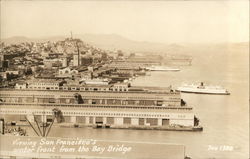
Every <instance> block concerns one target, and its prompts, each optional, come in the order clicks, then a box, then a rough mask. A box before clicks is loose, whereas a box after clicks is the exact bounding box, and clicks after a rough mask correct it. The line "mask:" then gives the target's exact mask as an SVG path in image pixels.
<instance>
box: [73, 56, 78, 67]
mask: <svg viewBox="0 0 250 159" xmlns="http://www.w3.org/2000/svg"><path fill="white" fill-rule="evenodd" d="M79 65H80V63H79V53H75V54H73V66H79Z"/></svg>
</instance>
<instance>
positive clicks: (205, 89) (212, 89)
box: [176, 82, 230, 95]
mask: <svg viewBox="0 0 250 159" xmlns="http://www.w3.org/2000/svg"><path fill="white" fill-rule="evenodd" d="M176 90H177V91H180V92H186V93H199V94H218V95H229V94H230V93H229V92H228V90H227V89H225V88H223V87H221V86H206V85H204V83H203V82H201V83H200V84H199V85H195V84H191V85H183V86H181V87H178V88H177V89H176Z"/></svg>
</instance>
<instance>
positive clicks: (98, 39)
mask: <svg viewBox="0 0 250 159" xmlns="http://www.w3.org/2000/svg"><path fill="white" fill-rule="evenodd" d="M65 38H67V37H66V36H52V37H41V38H27V37H23V36H16V37H11V38H8V39H1V41H2V42H5V43H8V44H10V43H20V42H46V41H59V40H64V39H65ZM74 38H80V39H81V40H83V41H84V42H87V43H89V44H91V45H93V46H96V47H98V48H101V49H105V50H111V51H114V50H122V51H124V52H128V53H131V52H133V53H150V54H152V53H154V54H162V55H165V54H175V55H188V56H204V57H206V56H208V55H206V53H208V52H209V54H214V55H220V54H224V53H226V52H227V50H228V49H230V50H232V49H245V50H246V49H247V48H248V45H249V44H248V43H247V42H245V43H244V42H243V43H219V44H211V43H208V44H205V43H204V44H191V43H172V44H164V43H154V42H146V41H134V40H130V39H127V38H125V37H123V36H120V35H117V34H84V35H74Z"/></svg>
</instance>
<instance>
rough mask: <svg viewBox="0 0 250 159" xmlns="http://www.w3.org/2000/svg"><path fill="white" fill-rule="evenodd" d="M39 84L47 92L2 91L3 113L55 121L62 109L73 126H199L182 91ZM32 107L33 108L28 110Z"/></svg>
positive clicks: (177, 128)
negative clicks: (58, 111)
mask: <svg viewBox="0 0 250 159" xmlns="http://www.w3.org/2000/svg"><path fill="white" fill-rule="evenodd" d="M39 84H40V85H37V84H35V83H33V85H32V88H33V89H34V87H40V88H41V87H43V86H45V84H46V87H45V89H46V91H41V90H40V89H37V90H24V91H20V90H16V91H12V90H1V94H0V98H1V99H2V101H3V103H1V110H0V114H5V115H6V114H15V115H19V116H22V115H27V114H34V117H35V118H39V119H40V120H42V121H45V122H46V121H49V120H51V118H52V117H51V115H52V113H53V112H52V109H53V108H58V109H60V110H61V111H62V113H63V119H64V122H66V123H72V124H83V125H96V124H101V125H108V126H110V127H111V128H142V129H166V130H189V131H190V130H191V131H193V130H196V128H197V126H198V122H197V121H198V119H197V118H196V117H195V115H194V112H193V108H192V107H189V106H187V105H182V104H181V95H180V92H175V91H173V90H171V88H165V89H163V88H154V87H133V86H130V85H129V84H122V83H120V84H116V85H102V86H100V85H79V84H74V85H70V84H69V85H63V86H60V83H55V82H50V83H45V82H39ZM43 84H44V85H43ZM54 84H55V85H54ZM29 87H30V86H29ZM51 87H57V89H55V88H53V89H52V88H51ZM58 89H59V90H58ZM22 106H25V107H23V108H22ZM29 106H30V108H31V109H27V107H29ZM198 128H199V130H201V129H200V128H201V127H198Z"/></svg>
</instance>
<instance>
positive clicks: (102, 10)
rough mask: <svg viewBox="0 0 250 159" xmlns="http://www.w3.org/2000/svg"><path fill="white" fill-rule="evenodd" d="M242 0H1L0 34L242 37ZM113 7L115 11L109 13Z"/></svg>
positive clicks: (245, 30)
mask: <svg viewBox="0 0 250 159" xmlns="http://www.w3.org/2000/svg"><path fill="white" fill-rule="evenodd" d="M247 4H248V1H240V2H236V1H221V2H215V1H212V2H211V1H188V2H186V1H178V2H172V1H165V2H163V1H156V2H155V1H154V2H153V1H136V2H131V1H118V2H117V1H103V2H101V1H93V2H90V1H74V2H72V1H52V2H48V1H21V2H18V1H1V39H4V38H9V37H12V36H25V37H31V38H34V37H46V36H58V35H63V36H65V35H69V33H70V31H73V33H75V34H88V33H90V34H118V35H121V36H123V37H125V38H128V39H131V40H136V41H150V42H160V43H171V42H172V43H173V42H194V43H199V42H201V43H203V42H248V41H249V16H248V11H249V6H248V5H247ZM114 13H116V14H114Z"/></svg>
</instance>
